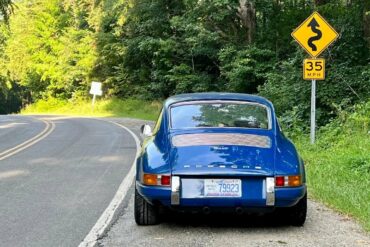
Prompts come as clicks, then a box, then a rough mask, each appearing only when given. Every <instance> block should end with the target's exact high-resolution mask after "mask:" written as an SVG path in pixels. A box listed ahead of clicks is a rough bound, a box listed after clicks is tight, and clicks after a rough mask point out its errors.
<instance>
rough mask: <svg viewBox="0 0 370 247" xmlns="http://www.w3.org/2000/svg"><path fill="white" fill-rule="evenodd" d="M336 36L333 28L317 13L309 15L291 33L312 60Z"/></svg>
mask: <svg viewBox="0 0 370 247" xmlns="http://www.w3.org/2000/svg"><path fill="white" fill-rule="evenodd" d="M338 36H339V35H338V33H337V32H336V31H335V30H334V28H333V27H332V26H330V25H329V23H328V22H327V21H326V20H325V19H324V18H323V17H322V16H321V15H320V14H319V13H317V12H314V13H313V14H312V15H310V17H308V18H307V19H306V20H305V21H304V22H303V23H302V24H301V25H300V26H299V27H297V28H296V29H295V30H294V31H293V32H292V37H293V38H294V39H295V40H296V41H297V42H298V43H299V44H300V45H301V46H302V47H303V48H304V49H305V50H306V51H307V52H308V54H310V55H311V56H312V57H314V58H315V57H317V56H319V55H320V54H321V52H323V51H324V50H325V49H326V48H327V47H328V46H329V45H330V44H331V43H333V42H334V41H335V40H336V39H337V38H338Z"/></svg>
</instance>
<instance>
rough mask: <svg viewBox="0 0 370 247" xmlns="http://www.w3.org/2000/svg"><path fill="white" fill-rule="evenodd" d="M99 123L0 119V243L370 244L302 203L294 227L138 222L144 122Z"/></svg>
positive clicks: (339, 220)
mask: <svg viewBox="0 0 370 247" xmlns="http://www.w3.org/2000/svg"><path fill="white" fill-rule="evenodd" d="M109 121H111V122H108V121H106V120H98V119H90V118H68V117H55V116H34V117H25V116H0V138H1V142H0V223H1V224H0V236H1V241H0V246H12V247H13V246H15V247H16V246H79V245H80V246H94V245H95V246H107V247H110V246H113V247H114V246H124V247H125V246H160V247H166V246H230V247H231V246H315V247H316V246H370V238H369V235H368V234H367V233H365V232H364V231H363V230H362V229H361V227H360V226H359V225H357V224H356V223H355V222H354V221H353V220H351V219H350V218H349V217H346V216H342V215H339V214H337V213H335V212H333V211H332V210H330V209H328V208H327V207H325V206H323V205H321V204H319V203H317V202H314V201H311V200H310V201H309V211H308V218H307V222H306V224H305V226H304V227H298V228H297V227H291V226H287V225H284V224H283V223H281V222H279V221H276V220H271V218H268V217H231V216H229V215H226V216H225V215H211V216H209V217H199V216H198V215H196V216H190V217H189V215H185V216H184V215H176V214H170V215H168V216H167V217H166V218H165V219H164V222H163V223H162V224H160V225H156V226H147V227H139V226H137V225H136V224H135V222H134V218H133V191H134V190H133V183H132V181H133V178H132V177H131V176H132V174H131V173H132V170H130V169H131V168H132V164H133V161H134V159H135V154H136V149H137V143H136V142H137V140H135V138H134V137H133V133H132V132H131V131H130V130H132V131H134V132H135V133H136V134H137V135H138V131H139V128H140V125H141V124H142V123H144V122H143V121H140V120H132V119H118V118H117V119H109ZM115 123H120V124H122V125H124V126H126V127H128V128H129V129H125V128H123V127H122V126H119V125H117V124H115ZM9 150H11V151H9ZM127 182H128V183H127ZM122 189H123V190H122ZM117 191H118V192H119V193H118V192H117ZM117 195H119V196H120V197H119V199H118V200H116V199H117ZM122 200H123V201H122ZM121 201H122V203H120V202H121ZM111 206H113V207H111ZM97 234H98V235H99V236H97Z"/></svg>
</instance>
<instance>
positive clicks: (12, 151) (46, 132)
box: [0, 120, 55, 161]
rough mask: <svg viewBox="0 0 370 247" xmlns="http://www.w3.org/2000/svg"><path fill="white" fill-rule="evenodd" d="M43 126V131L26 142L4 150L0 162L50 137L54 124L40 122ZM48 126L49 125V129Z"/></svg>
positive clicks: (0, 155) (0, 154)
mask: <svg viewBox="0 0 370 247" xmlns="http://www.w3.org/2000/svg"><path fill="white" fill-rule="evenodd" d="M42 121H43V122H44V123H45V124H46V127H45V129H44V130H43V131H41V133H39V134H37V135H36V136H34V137H32V138H31V139H28V140H27V141H25V142H23V143H21V144H19V145H17V146H15V147H13V148H10V149H8V150H5V151H4V152H2V153H0V161H1V160H4V159H6V158H9V157H10V156H12V155H14V154H17V153H19V152H21V151H23V150H25V149H26V148H29V147H31V146H33V145H35V144H36V143H38V142H39V141H41V140H43V139H45V138H46V137H47V136H48V135H50V133H51V132H53V130H54V128H55V124H54V123H53V122H50V123H49V122H47V121H44V120H42ZM50 125H51V128H50Z"/></svg>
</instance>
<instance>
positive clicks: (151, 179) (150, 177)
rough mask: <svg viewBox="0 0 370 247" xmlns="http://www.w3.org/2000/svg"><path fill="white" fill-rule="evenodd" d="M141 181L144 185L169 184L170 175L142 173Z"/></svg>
mask: <svg viewBox="0 0 370 247" xmlns="http://www.w3.org/2000/svg"><path fill="white" fill-rule="evenodd" d="M143 183H144V184H145V185H159V186H170V185H171V176H170V175H163V174H144V176H143Z"/></svg>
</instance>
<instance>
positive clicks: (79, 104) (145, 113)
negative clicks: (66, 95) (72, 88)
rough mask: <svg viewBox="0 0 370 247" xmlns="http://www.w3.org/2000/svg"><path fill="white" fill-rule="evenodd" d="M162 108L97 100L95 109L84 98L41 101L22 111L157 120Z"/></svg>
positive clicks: (152, 104)
mask: <svg viewBox="0 0 370 247" xmlns="http://www.w3.org/2000/svg"><path fill="white" fill-rule="evenodd" d="M161 108H162V104H161V103H160V102H148V101H142V100H137V99H127V100H122V99H117V98H112V99H109V100H104V99H103V100H97V101H96V104H95V105H94V107H92V105H91V101H90V100H88V99H84V98H79V99H73V100H63V99H57V98H47V99H40V100H38V101H37V102H35V103H34V104H32V105H29V106H27V107H26V108H25V109H23V110H22V114H53V115H54V114H57V115H58V114H60V115H71V116H97V117H129V118H139V119H146V120H156V119H157V117H158V114H159V112H160V110H161Z"/></svg>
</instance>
